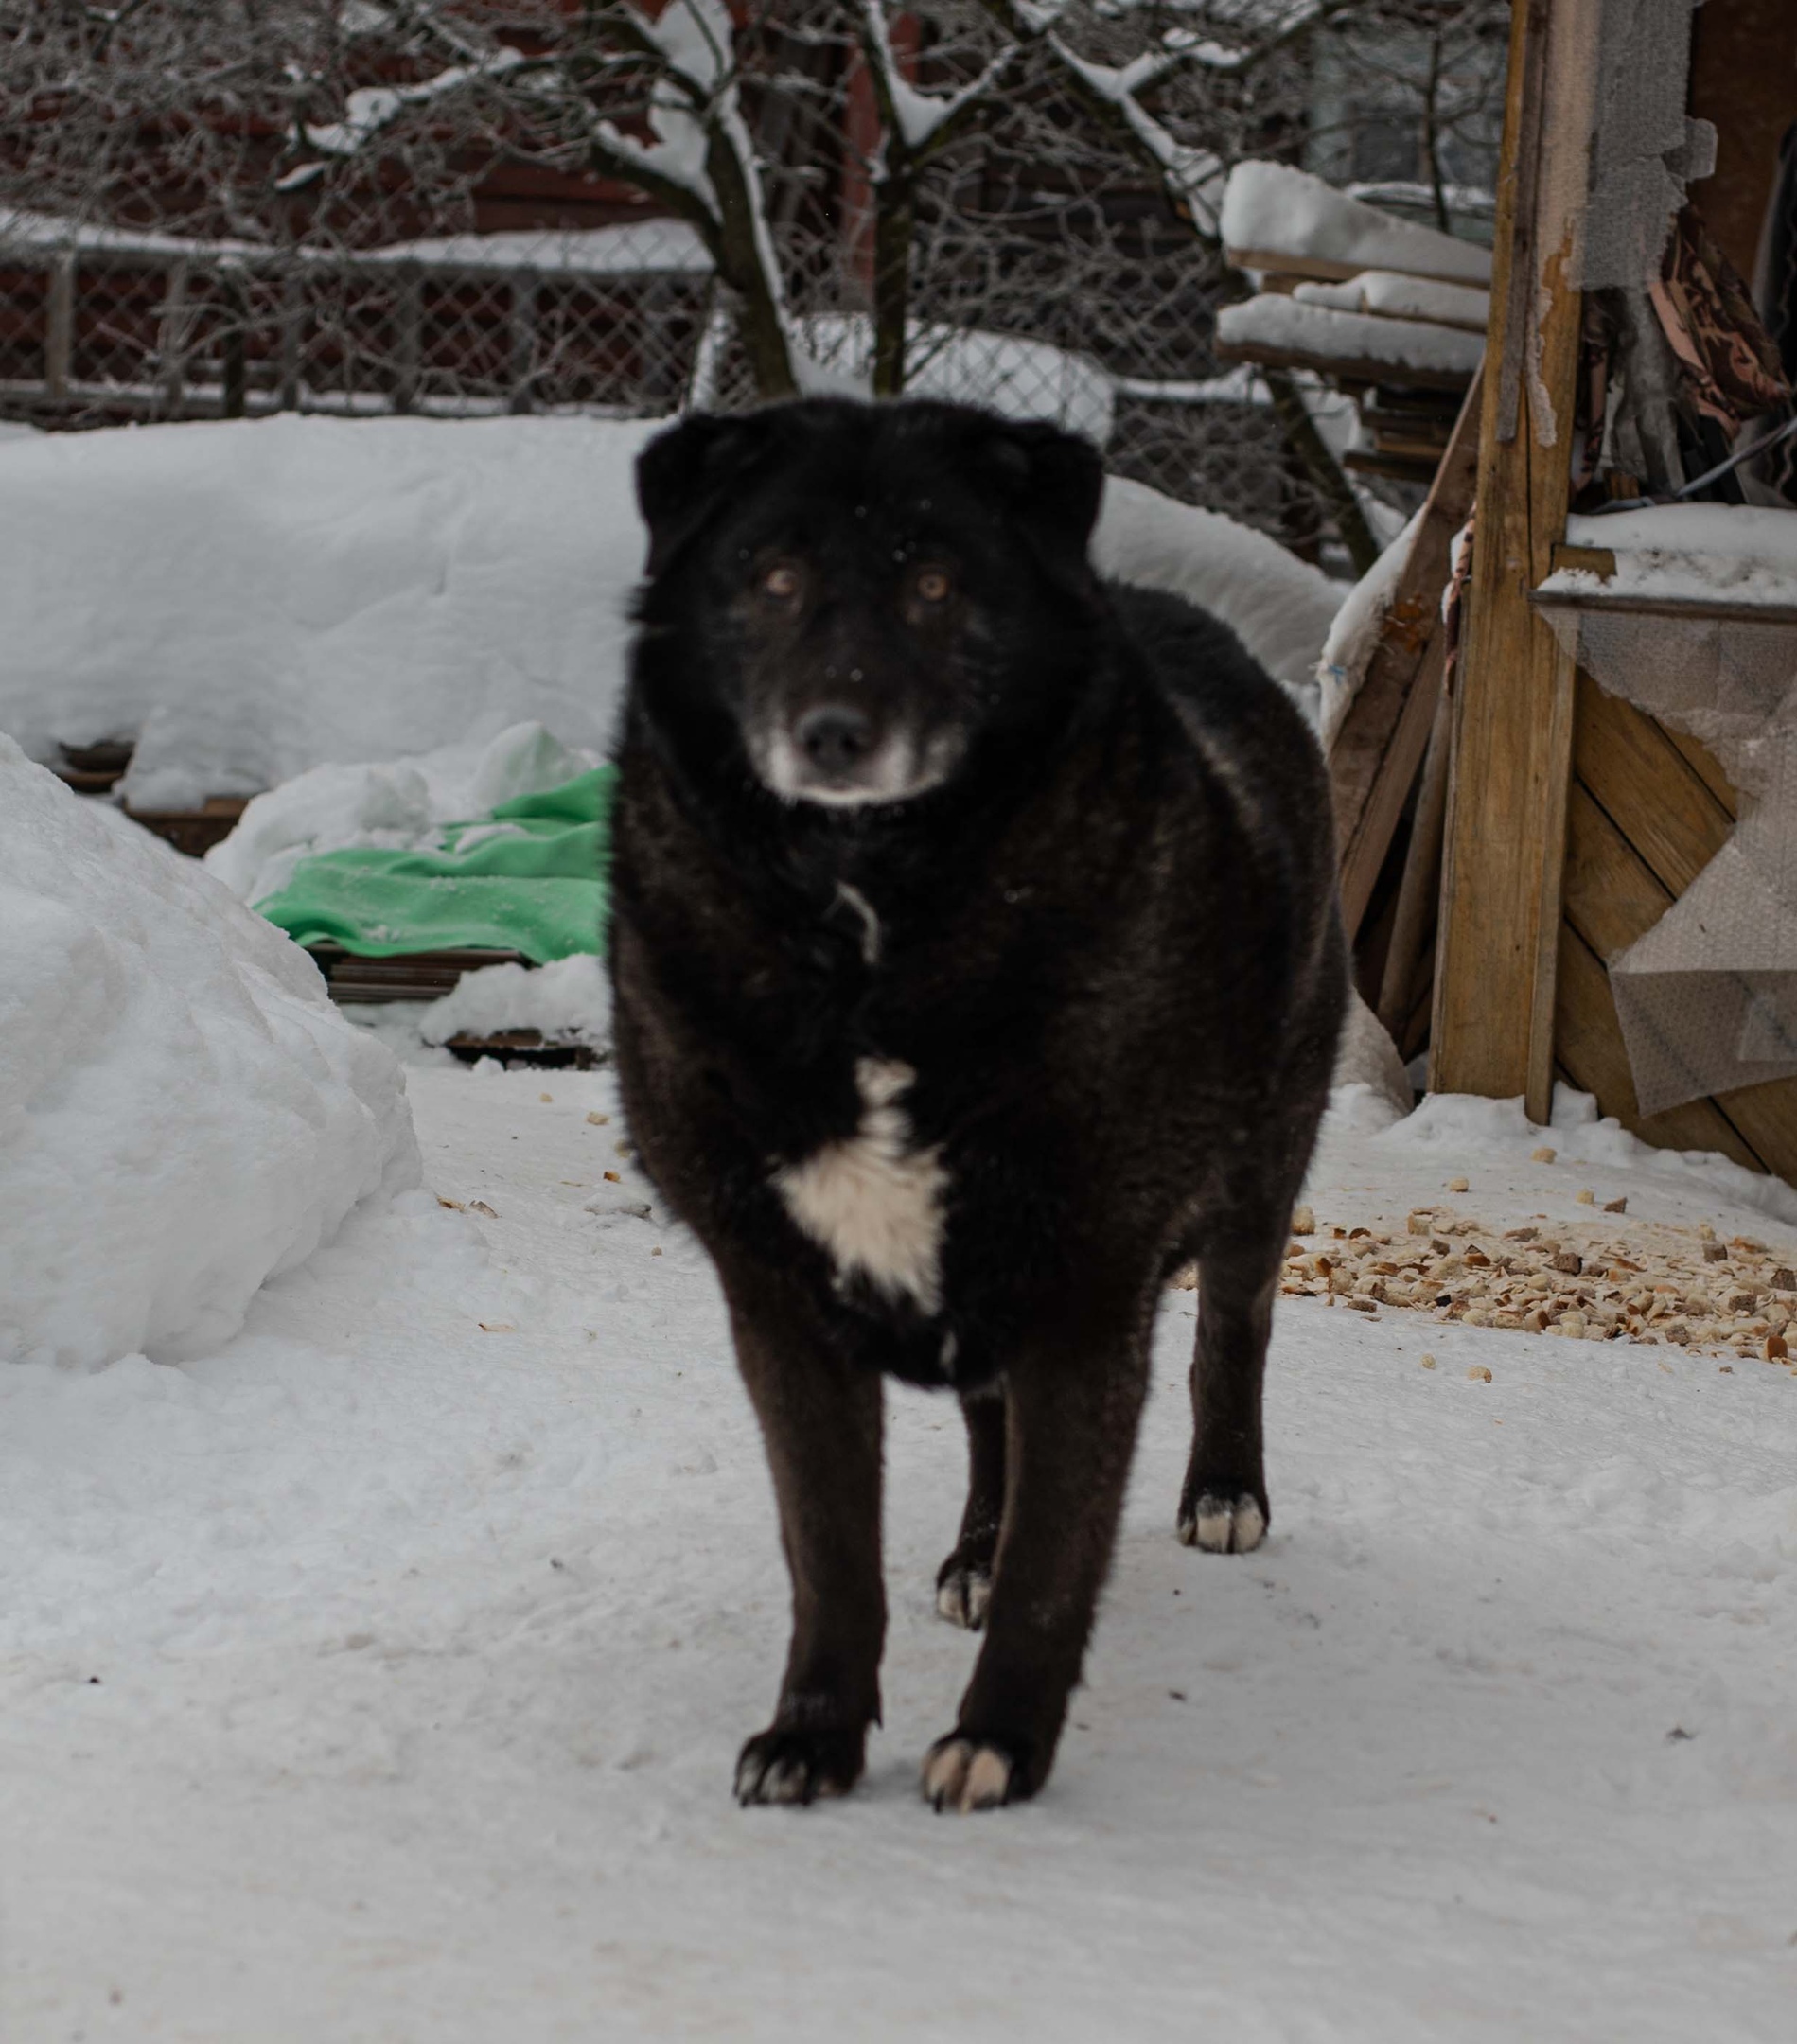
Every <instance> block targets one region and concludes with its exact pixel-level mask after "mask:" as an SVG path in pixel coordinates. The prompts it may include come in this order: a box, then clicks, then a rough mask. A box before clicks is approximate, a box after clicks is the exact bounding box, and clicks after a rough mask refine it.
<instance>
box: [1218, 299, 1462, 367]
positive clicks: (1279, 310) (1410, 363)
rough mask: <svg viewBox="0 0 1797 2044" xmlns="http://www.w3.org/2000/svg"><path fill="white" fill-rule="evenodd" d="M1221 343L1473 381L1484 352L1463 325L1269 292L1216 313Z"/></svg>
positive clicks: (1229, 349)
mask: <svg viewBox="0 0 1797 2044" xmlns="http://www.w3.org/2000/svg"><path fill="white" fill-rule="evenodd" d="M1217 344H1218V346H1219V348H1221V349H1222V350H1223V351H1224V353H1225V354H1236V355H1242V354H1245V353H1247V351H1248V350H1250V349H1258V350H1260V352H1261V353H1263V354H1275V355H1277V356H1278V357H1279V358H1280V359H1282V360H1283V359H1285V358H1287V357H1290V356H1294V355H1303V356H1309V357H1313V358H1314V359H1315V360H1316V361H1330V362H1333V361H1367V362H1376V363H1377V364H1378V365H1379V366H1380V367H1381V368H1383V369H1389V370H1391V371H1392V373H1393V379H1394V380H1399V381H1401V377H1400V376H1399V374H1398V373H1399V372H1400V371H1402V370H1408V371H1410V372H1411V374H1412V375H1413V376H1414V375H1423V376H1431V377H1470V376H1471V374H1472V372H1473V371H1474V370H1475V369H1476V368H1477V367H1478V366H1479V361H1480V358H1481V357H1482V356H1483V355H1484V353H1485V337H1484V335H1483V334H1478V333H1468V332H1467V331H1466V330H1465V329H1464V328H1463V327H1460V326H1435V325H1431V324H1428V323H1425V322H1424V321H1422V320H1414V319H1385V318H1383V317H1381V316H1378V315H1375V314H1373V313H1369V312H1338V311H1336V310H1334V309H1333V308H1331V307H1330V306H1326V305H1316V304H1312V303H1307V302H1305V301H1303V300H1300V299H1299V298H1297V297H1295V296H1291V297H1288V296H1286V295H1285V294H1284V293H1282V292H1279V291H1263V292H1261V293H1260V296H1259V297H1257V298H1247V299H1244V300H1243V301H1242V303H1241V304H1240V305H1231V306H1224V308H1222V309H1221V310H1220V311H1219V312H1218V314H1217Z"/></svg>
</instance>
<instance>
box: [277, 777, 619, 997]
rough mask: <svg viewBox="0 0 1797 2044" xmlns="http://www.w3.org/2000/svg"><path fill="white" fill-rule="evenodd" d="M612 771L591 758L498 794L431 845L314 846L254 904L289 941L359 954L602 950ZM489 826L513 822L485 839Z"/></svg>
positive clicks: (533, 955)
mask: <svg viewBox="0 0 1797 2044" xmlns="http://www.w3.org/2000/svg"><path fill="white" fill-rule="evenodd" d="M617 779H618V769H617V768H616V767H594V768H593V770H592V771H591V772H590V773H584V774H579V775H577V776H576V777H575V778H574V779H573V780H572V781H564V782H563V783H562V784H561V785H560V786H559V787H553V788H545V789H544V791H543V792H542V793H541V794H540V795H520V797H519V798H518V799H517V800H516V801H515V802H501V803H500V804H499V806H498V807H497V808H496V809H495V810H494V811H493V812H492V814H491V815H490V816H487V817H482V818H477V819H474V820H473V821H470V822H467V823H451V824H449V825H447V826H446V827H445V833H444V837H445V845H444V849H443V850H442V851H440V852H379V851H356V852H319V853H315V854H314V855H312V856H311V857H310V858H305V859H302V860H301V861H300V862H299V864H298V865H297V866H295V867H294V869H293V871H292V873H291V876H290V877H289V879H288V883H287V885H286V886H285V887H284V888H282V889H281V890H280V891H279V892H278V893H276V894H271V895H269V896H267V897H266V899H264V900H262V901H259V902H257V903H256V904H255V907H256V909H257V912H258V913H260V914H262V915H265V916H266V917H267V918H268V919H269V921H270V922H271V923H273V924H277V925H279V926H280V927H281V928H282V929H284V930H285V931H286V932H287V933H288V935H289V936H290V937H291V938H293V939H295V940H296V941H297V942H298V943H303V944H314V943H338V944H342V945H343V947H344V950H345V951H354V952H357V953H359V954H360V955H361V956H362V957H364V958H393V957H395V956H396V955H397V954H399V953H401V952H406V951H459V950H464V949H469V948H481V949H487V950H496V951H521V952H522V953H523V954H524V956H525V957H526V958H528V959H534V960H536V961H537V964H539V965H547V964H548V963H549V962H550V960H552V959H559V958H569V957H571V956H572V955H573V953H575V952H578V951H603V950H604V948H605V925H606V920H607V917H608V912H609V907H610V901H609V894H608V889H607V886H606V881H605V872H606V860H607V854H608V848H609V844H610V838H611V804H612V800H613V797H614V796H615V794H616V792H617ZM496 823H502V824H510V825H512V826H514V828H512V829H509V830H503V831H500V832H498V833H495V834H492V835H487V834H488V833H490V832H491V831H492V826H493V825H494V824H496ZM470 836H472V837H474V840H475V841H474V842H473V843H472V844H469V843H468V842H467V840H468V838H469V837H470ZM464 847H466V849H464Z"/></svg>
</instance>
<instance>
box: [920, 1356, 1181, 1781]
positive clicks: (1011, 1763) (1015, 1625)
mask: <svg viewBox="0 0 1797 2044" xmlns="http://www.w3.org/2000/svg"><path fill="white" fill-rule="evenodd" d="M1068 1317H1069V1319H1071V1317H1072V1316H1068ZM1087 1324H1088V1326H1089V1325H1090V1323H1089V1322H1088V1323H1087ZM1147 1381H1148V1367H1147V1342H1146V1339H1145V1336H1144V1335H1143V1334H1141V1333H1140V1332H1138V1330H1136V1329H1135V1328H1134V1327H1132V1326H1130V1325H1129V1324H1128V1322H1127V1319H1126V1320H1125V1324H1124V1327H1123V1329H1122V1330H1119V1329H1118V1328H1117V1327H1116V1326H1115V1324H1113V1326H1112V1328H1111V1329H1110V1330H1107V1332H1106V1333H1105V1334H1104V1335H1103V1336H1101V1338H1099V1339H1097V1340H1091V1341H1087V1342H1084V1343H1082V1342H1081V1341H1080V1340H1079V1339H1078V1334H1077V1330H1075V1329H1074V1328H1071V1327H1064V1328H1062V1329H1057V1330H1054V1332H1053V1333H1052V1334H1051V1335H1047V1336H1045V1337H1044V1338H1043V1339H1041V1340H1039V1341H1038V1342H1037V1343H1035V1344H1032V1345H1031V1352H1029V1353H1027V1354H1025V1355H1023V1356H1021V1357H1020V1358H1019V1361H1018V1365H1017V1366H1016V1367H1015V1368H1014V1369H1012V1370H1010V1371H1008V1372H1007V1374H1006V1381H1005V1409H1006V1418H1007V1421H1008V1424H1007V1428H1006V1439H1005V1448H1006V1458H1007V1478H1008V1492H1007V1496H1006V1500H1005V1514H1004V1524H1003V1528H1002V1530H1001V1532H1000V1534H999V1537H998V1551H997V1556H996V1559H995V1565H994V1570H993V1583H992V1601H991V1603H990V1605H989V1607H988V1609H987V1612H986V1638H985V1644H984V1645H983V1646H982V1647H981V1648H980V1652H979V1660H978V1664H977V1665H976V1666H975V1669H974V1679H973V1681H972V1682H971V1683H969V1684H968V1688H967V1693H966V1695H965V1696H964V1697H963V1698H962V1699H961V1704H960V1720H959V1722H958V1723H957V1725H956V1727H955V1729H954V1731H953V1732H951V1733H950V1734H949V1735H948V1736H947V1737H946V1738H943V1739H939V1740H938V1741H937V1742H936V1744H935V1745H934V1746H933V1747H931V1749H930V1751H929V1753H928V1754H927V1756H926V1757H925V1762H924V1774H923V1790H924V1795H925V1800H926V1801H928V1802H929V1803H931V1804H933V1805H934V1806H935V1807H936V1808H937V1809H939V1810H941V1809H954V1810H976V1809H986V1808H990V1807H992V1806H995V1805H996V1804H1000V1803H1010V1802H1014V1801H1015V1800H1017V1799H1018V1798H1019V1797H1022V1796H1028V1795H1033V1794H1034V1792H1035V1791H1036V1790H1037V1789H1038V1788H1041V1786H1042V1784H1043V1783H1044V1782H1045V1781H1046V1780H1047V1779H1048V1770H1049V1768H1050V1767H1051V1766H1052V1765H1053V1761H1054V1750H1055V1746H1056V1744H1057V1742H1058V1741H1059V1739H1060V1736H1061V1727H1062V1724H1063V1722H1064V1721H1065V1719H1066V1707H1067V1698H1068V1696H1069V1694H1070V1693H1071V1691H1072V1688H1073V1685H1074V1683H1076V1682H1078V1680H1079V1679H1080V1665H1081V1662H1082V1660H1083V1657H1084V1653H1085V1643H1086V1638H1087V1635H1088V1634H1089V1633H1090V1631H1091V1630H1092V1617H1093V1613H1094V1612H1095V1611H1096V1609H1097V1605H1098V1595H1099V1590H1100V1588H1101V1585H1102V1583H1103V1580H1104V1572H1105V1570H1106V1568H1107V1567H1108V1566H1109V1563H1110V1558H1111V1546H1112V1542H1113V1541H1114V1540H1115V1538H1116V1534H1117V1521H1118V1514H1119V1511H1120V1509H1121V1507H1122V1503H1123V1488H1124V1484H1125V1482H1126V1480H1127V1478H1128V1475H1129V1465H1130V1456H1131V1454H1132V1452H1133V1450H1134V1447H1135V1442H1136V1423H1137V1421H1138V1419H1139V1418H1140V1417H1141V1409H1142V1397H1143V1393H1144V1391H1145V1389H1146V1387H1147Z"/></svg>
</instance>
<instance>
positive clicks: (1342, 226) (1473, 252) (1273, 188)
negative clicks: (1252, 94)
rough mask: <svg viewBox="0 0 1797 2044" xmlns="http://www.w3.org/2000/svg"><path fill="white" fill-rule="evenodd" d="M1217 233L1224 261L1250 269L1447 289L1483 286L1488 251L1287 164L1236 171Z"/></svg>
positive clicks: (1488, 272) (1243, 166) (1486, 278)
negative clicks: (1411, 280)
mask: <svg viewBox="0 0 1797 2044" xmlns="http://www.w3.org/2000/svg"><path fill="white" fill-rule="evenodd" d="M1221 225H1222V232H1223V238H1224V243H1225V245H1226V246H1227V248H1228V251H1229V259H1230V261H1231V262H1236V263H1241V264H1242V265H1244V266H1245V267H1247V268H1250V269H1257V270H1260V269H1288V270H1295V269H1299V268H1301V267H1302V266H1303V263H1304V261H1305V260H1306V259H1309V260H1312V261H1315V262H1318V263H1320V264H1327V265H1328V266H1329V267H1330V269H1339V270H1340V271H1341V272H1342V273H1344V274H1347V273H1351V272H1353V271H1356V270H1397V271H1401V272H1402V273H1403V274H1404V275H1406V276H1422V277H1439V278H1442V279H1443V280H1445V281H1446V282H1448V283H1453V284H1489V282H1490V281H1491V252H1490V250H1489V249H1485V248H1480V247H1478V246H1476V245H1475V244H1474V243H1473V242H1471V241H1460V240H1456V239H1455V238H1454V237H1453V235H1444V234H1442V233H1440V232H1438V231H1437V230H1436V228H1433V227H1419V226H1417V225H1415V224H1414V223H1413V222H1411V221H1409V220H1399V219H1397V218H1395V217H1394V216H1393V215H1392V214H1390V213H1382V212H1381V211H1380V209H1379V208H1378V207H1377V206H1371V205H1368V204H1366V203H1365V201H1364V200H1361V199H1350V198H1349V197H1348V194H1347V193H1346V192H1341V191H1337V190H1336V189H1335V187H1334V186H1333V185H1329V184H1326V183H1325V182H1324V180H1323V179H1321V178H1320V177H1313V176H1312V175H1311V173H1310V172H1309V171H1308V170H1295V169H1294V168H1293V167H1291V165H1289V164H1277V163H1240V164H1237V165H1236V167H1235V168H1234V169H1233V170H1231V171H1230V173H1229V182H1228V184H1227V185H1226V186H1225V187H1224V195H1223V214H1222V221H1221ZM1281 258H1284V259H1283V260H1282V259H1281Z"/></svg>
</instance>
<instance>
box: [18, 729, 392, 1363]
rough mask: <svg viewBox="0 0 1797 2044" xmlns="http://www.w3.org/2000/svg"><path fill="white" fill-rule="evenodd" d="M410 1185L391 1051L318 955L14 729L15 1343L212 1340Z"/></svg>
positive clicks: (73, 1354)
mask: <svg viewBox="0 0 1797 2044" xmlns="http://www.w3.org/2000/svg"><path fill="white" fill-rule="evenodd" d="M417 1180H418V1153H417V1145H416V1142H415V1141H414V1137H413V1133H412V1120H411V1115H410V1112H409V1110H408V1108H407V1105H406V1099H405V1082H404V1079H403V1077H402V1075H401V1073H400V1071H399V1068H398V1066H396V1064H395V1062H394V1060H393V1058H392V1056H391V1055H390V1054H389V1053H388V1052H387V1051H386V1050H385V1049H383V1048H381V1046H380V1045H379V1044H378V1043H377V1042H375V1040H374V1039H373V1038H372V1037H370V1036H368V1035H367V1034H365V1033H364V1032H363V1031H358V1030H354V1029H351V1028H350V1027H349V1026H348V1025H347V1024H346V1023H344V1022H343V1021H342V1020H341V1019H340V1018H339V1017H338V1015H337V1013H336V1012H335V1011H334V1010H333V1009H332V1007H331V1005H330V1002H329V1001H328V999H327V998H326V995H325V991H324V985H323V982H322V981H321V980H320V978H319V977H318V973H317V970H316V968H315V967H314V966H313V965H312V963H311V960H309V959H308V958H307V957H306V955H305V953H304V952H302V951H301V950H299V949H298V947H297V946H295V945H294V944H292V943H289V942H288V940H287V939H286V938H285V937H284V936H282V935H281V933H280V932H279V931H278V930H276V929H274V928H273V926H272V925H269V924H267V923H264V922H263V921H262V920H261V919H260V917H258V916H255V915H252V914H251V913H250V912H249V910H248V909H246V908H244V907H240V906H239V904H238V902H237V901H236V900H235V899H234V898H233V897H232V895H231V894H230V893H229V892H228V891H227V890H226V889H224V888H223V887H221V886H220V884H219V883H218V882H217V881H216V880H214V879H212V878H211V877H210V876H209V875H207V874H206V873H205V872H203V871H201V869H200V868H199V867H197V866H195V865H192V864H190V863H188V862H187V861H185V860H183V859H180V858H177V857H176V856H175V855H174V854H172V853H170V852H167V851H166V850H165V849H164V848H163V847H162V846H161V845H159V844H158V843H157V842H156V841H155V840H154V839H153V838H150V837H146V836H144V835H143V834H142V833H140V832H137V831H135V830H134V829H132V827H131V826H130V825H128V824H126V823H125V822H124V821H123V820H122V819H119V818H117V817H116V816H115V815H114V814H113V813H112V812H110V811H108V810H106V809H104V808H102V807H101V806H99V805H98V804H94V803H88V802H82V801H81V800H80V799H79V797H77V796H75V795H72V794H70V793H69V791H68V790H67V789H66V788H65V787H63V786H62V784H61V783H60V782H58V781H57V780H56V779H55V778H54V777H53V776H52V775H50V774H48V773H46V772H44V769H43V768H42V767H34V766H33V765H31V763H30V762H29V761H28V760H27V759H26V757H25V755H24V754H23V753H22V752H21V751H20V749H19V748H18V747H17V746H16V745H15V744H13V742H12V741H11V740H10V739H8V738H4V737H0V1360H5V1361H26V1362H41V1363H42V1362H54V1363H58V1364H62V1365H65V1366H78V1367H87V1368H96V1367H98V1366H101V1365H104V1364H107V1363H110V1362H113V1361H114V1360H115V1359H116V1358H118V1357H120V1356H124V1355H130V1354H132V1353H133V1352H135V1351H142V1352H144V1353H146V1354H148V1355H150V1356H151V1357H153V1358H155V1359H157V1360H159V1361H179V1360H182V1359H184V1358H186V1357H190V1356H195V1355H200V1354H203V1353H204V1352H205V1351H207V1350H208V1349H211V1348H216V1347H218V1346H219V1345H220V1343H221V1342H224V1341H226V1340H228V1339H229V1338H230V1336H231V1335H233V1334H234V1333H236V1332H237V1330H238V1327H239V1326H240V1325H241V1324H242V1321H243V1316H244V1313H245V1311H246V1309H247V1308H248V1306H249V1303H250V1300H251V1298H252V1297H253V1296H254V1295H255V1291H256V1288H257V1287H258V1286H259V1285H260V1284H261V1283H262V1281H263V1279H264V1278H266V1277H272V1276H273V1275H274V1274H275V1273H277V1272H280V1271H286V1270H291V1269H292V1268H293V1267H294V1266H295V1265H296V1264H298V1263H300V1262H303V1261H304V1260H305V1259H306V1258H307V1257H308V1256H309V1255H310V1254H311V1253H312V1251H313V1250H314V1249H316V1248H317V1247H318V1246H319V1244H320V1243H321V1242H326V1241H327V1240H328V1239H329V1238H330V1236H331V1235H333V1234H334V1233H335V1232H336V1229H337V1227H338V1225H339V1224H340V1223H341V1222H342V1221H343V1219H344V1215H345V1214H346V1213H348V1211H349V1210H350V1208H351V1207H354V1206H355V1205H356V1203H357V1202H358V1201H359V1200H361V1199H364V1198H366V1197H367V1196H368V1195H370V1194H372V1193H375V1192H378V1191H381V1190H397V1189H402V1188H405V1187H410V1186H413V1185H415V1184H416V1183H417Z"/></svg>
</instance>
